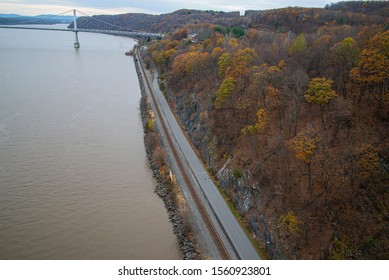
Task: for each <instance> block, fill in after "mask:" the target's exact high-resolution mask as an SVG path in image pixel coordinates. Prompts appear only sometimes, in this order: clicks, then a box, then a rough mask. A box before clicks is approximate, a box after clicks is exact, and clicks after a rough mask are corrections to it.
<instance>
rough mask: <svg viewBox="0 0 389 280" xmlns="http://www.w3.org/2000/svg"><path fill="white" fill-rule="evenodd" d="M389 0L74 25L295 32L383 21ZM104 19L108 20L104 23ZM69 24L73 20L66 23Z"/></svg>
mask: <svg viewBox="0 0 389 280" xmlns="http://www.w3.org/2000/svg"><path fill="white" fill-rule="evenodd" d="M388 14H389V2H382V1H367V2H366V1H348V2H339V3H336V4H331V5H327V6H326V7H325V8H324V7H323V8H302V7H286V8H282V9H272V10H264V11H261V10H250V11H246V12H245V14H244V15H243V16H240V13H239V12H218V11H201V10H188V9H182V10H178V11H175V12H173V13H168V14H161V15H150V14H140V13H129V14H121V15H113V16H111V15H98V16H93V17H80V18H78V20H77V23H78V27H80V28H86V29H108V30H115V29H120V27H124V28H128V29H132V30H138V31H146V32H162V33H165V32H167V33H169V32H173V31H174V30H176V29H177V28H183V27H184V26H186V25H193V24H198V23H210V24H215V25H221V26H225V27H242V28H249V27H254V28H266V29H270V30H280V31H288V30H291V31H293V32H295V33H300V32H315V30H317V28H319V27H321V26H324V25H328V24H329V23H331V22H335V23H337V24H347V25H350V26H358V25H371V24H378V25H386V26H388V23H389V20H388V16H387V15H388ZM107 22H108V23H109V24H107ZM69 27H70V28H72V27H73V23H71V24H70V26H69Z"/></svg>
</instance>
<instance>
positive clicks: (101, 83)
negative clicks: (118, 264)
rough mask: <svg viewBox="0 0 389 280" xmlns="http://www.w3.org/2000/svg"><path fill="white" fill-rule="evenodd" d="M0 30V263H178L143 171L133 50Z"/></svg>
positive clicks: (120, 42)
mask: <svg viewBox="0 0 389 280" xmlns="http://www.w3.org/2000/svg"><path fill="white" fill-rule="evenodd" d="M79 37H80V43H81V48H80V49H79V50H76V49H74V48H73V39H74V34H73V33H71V32H52V31H32V30H11V29H0V38H1V40H0V259H178V258H180V255H179V250H178V247H177V242H176V238H175V236H174V235H173V233H172V229H171V225H170V223H169V221H168V216H167V213H166V211H165V209H164V206H163V203H162V201H161V200H160V199H159V198H158V197H157V196H156V195H155V194H154V193H153V191H154V186H155V185H156V182H155V181H154V179H153V178H152V173H151V171H150V169H149V166H148V161H147V158H146V153H145V149H144V144H143V130H142V124H141V119H140V115H139V99H140V89H139V84H138V79H137V76H136V72H135V69H134V62H133V60H132V59H131V58H128V57H125V56H124V52H125V51H128V50H129V49H131V48H132V46H133V45H134V44H135V41H134V40H132V39H128V38H123V37H114V36H109V35H102V34H90V33H81V34H79Z"/></svg>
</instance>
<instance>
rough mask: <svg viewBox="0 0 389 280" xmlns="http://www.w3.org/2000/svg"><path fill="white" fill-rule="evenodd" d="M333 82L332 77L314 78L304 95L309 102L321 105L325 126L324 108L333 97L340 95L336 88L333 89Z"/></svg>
mask: <svg viewBox="0 0 389 280" xmlns="http://www.w3.org/2000/svg"><path fill="white" fill-rule="evenodd" d="M332 84H333V81H332V80H331V79H327V78H313V79H311V81H310V82H309V85H308V90H307V94H305V95H304V97H305V100H306V101H307V102H309V103H313V104H316V105H318V106H320V109H321V119H322V123H323V127H324V128H325V124H324V108H325V107H326V106H327V105H328V103H330V101H331V100H332V99H334V98H336V97H337V96H338V95H337V94H336V92H335V90H333V89H332Z"/></svg>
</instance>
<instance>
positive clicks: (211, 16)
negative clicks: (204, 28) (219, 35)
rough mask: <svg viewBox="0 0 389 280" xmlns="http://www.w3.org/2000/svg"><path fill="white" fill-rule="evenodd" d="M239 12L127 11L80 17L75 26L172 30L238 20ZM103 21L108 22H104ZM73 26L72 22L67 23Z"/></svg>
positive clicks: (154, 30) (155, 30)
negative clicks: (146, 12) (193, 25)
mask: <svg viewBox="0 0 389 280" xmlns="http://www.w3.org/2000/svg"><path fill="white" fill-rule="evenodd" d="M239 18H240V13H239V12H221V11H201V10H189V9H182V10H178V11H175V12H172V13H168V14H161V15H151V14H142V13H129V14H121V15H112V16H111V15H98V16H93V17H80V18H78V19H77V26H78V27H80V28H86V29H108V30H114V29H118V26H120V27H125V28H128V29H133V30H138V31H147V32H172V31H174V30H175V29H177V28H181V27H183V26H185V25H186V24H196V23H205V22H207V23H213V24H220V25H225V24H228V23H229V22H231V21H234V20H235V19H238V20H239ZM104 22H109V23H110V24H111V25H109V24H105V23H104ZM69 27H70V28H72V27H73V23H71V24H70V25H69Z"/></svg>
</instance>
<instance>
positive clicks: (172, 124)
mask: <svg viewBox="0 0 389 280" xmlns="http://www.w3.org/2000/svg"><path fill="white" fill-rule="evenodd" d="M136 55H137V58H138V60H139V61H140V62H141V59H140V57H139V55H138V52H136ZM141 63H142V62H141ZM147 76H148V77H145V78H146V79H149V80H150V79H151V80H152V91H153V93H151V94H154V96H155V100H156V102H157V103H158V104H154V106H158V107H159V110H160V111H161V112H162V115H163V118H164V120H163V121H164V122H165V123H166V124H167V125H166V126H167V128H168V130H169V132H168V133H169V134H170V135H171V136H172V138H173V139H174V140H173V141H174V142H175V143H174V144H175V145H176V147H177V148H178V150H179V156H180V157H181V160H182V162H183V163H184V168H185V170H184V171H183V172H186V173H187V174H188V177H189V178H190V180H191V181H192V183H193V185H195V186H196V187H195V188H196V189H197V192H200V193H201V196H204V197H205V201H203V203H206V204H208V205H207V206H208V207H206V208H207V209H210V212H211V213H208V215H210V216H214V219H212V220H214V221H216V222H217V223H218V224H219V228H221V230H222V233H221V234H222V235H224V236H225V237H226V239H227V240H228V241H227V242H228V243H229V244H228V245H227V246H225V247H228V248H232V250H233V252H234V255H236V258H237V259H242V260H259V259H260V257H259V256H258V254H257V252H256V250H255V249H254V247H253V245H252V243H251V241H250V240H249V239H248V237H247V236H246V234H245V232H244V231H243V229H242V227H241V226H240V224H239V223H238V221H237V220H236V218H235V216H234V215H233V214H232V212H231V210H230V209H229V207H228V206H227V204H226V202H225V200H224V198H223V197H222V196H221V194H220V192H219V190H218V189H217V187H216V186H215V184H214V182H213V180H212V179H211V177H210V176H209V174H208V172H207V171H206V170H205V168H204V166H203V164H202V163H201V162H200V159H199V158H198V156H197V155H196V153H195V152H194V150H193V148H192V146H191V145H190V144H189V143H188V140H187V138H186V137H185V135H184V133H183V131H182V130H181V127H180V125H179V124H178V123H177V120H176V118H175V117H174V115H173V113H172V111H171V109H170V107H169V104H168V103H167V101H166V99H165V97H164V96H163V94H162V92H161V90H160V89H159V86H158V81H157V77H158V74H157V73H156V71H154V73H153V78H151V77H150V75H147ZM151 101H152V99H151Z"/></svg>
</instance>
